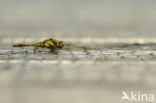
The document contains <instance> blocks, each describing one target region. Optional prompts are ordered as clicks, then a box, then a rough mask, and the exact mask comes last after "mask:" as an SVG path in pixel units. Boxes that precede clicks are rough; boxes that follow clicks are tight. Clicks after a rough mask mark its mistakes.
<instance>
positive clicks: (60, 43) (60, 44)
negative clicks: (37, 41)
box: [57, 41, 64, 49]
mask: <svg viewBox="0 0 156 103" xmlns="http://www.w3.org/2000/svg"><path fill="white" fill-rule="evenodd" d="M63 46H64V43H63V42H62V41H59V42H57V47H58V48H60V49H61V48H62V47H63Z"/></svg>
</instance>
